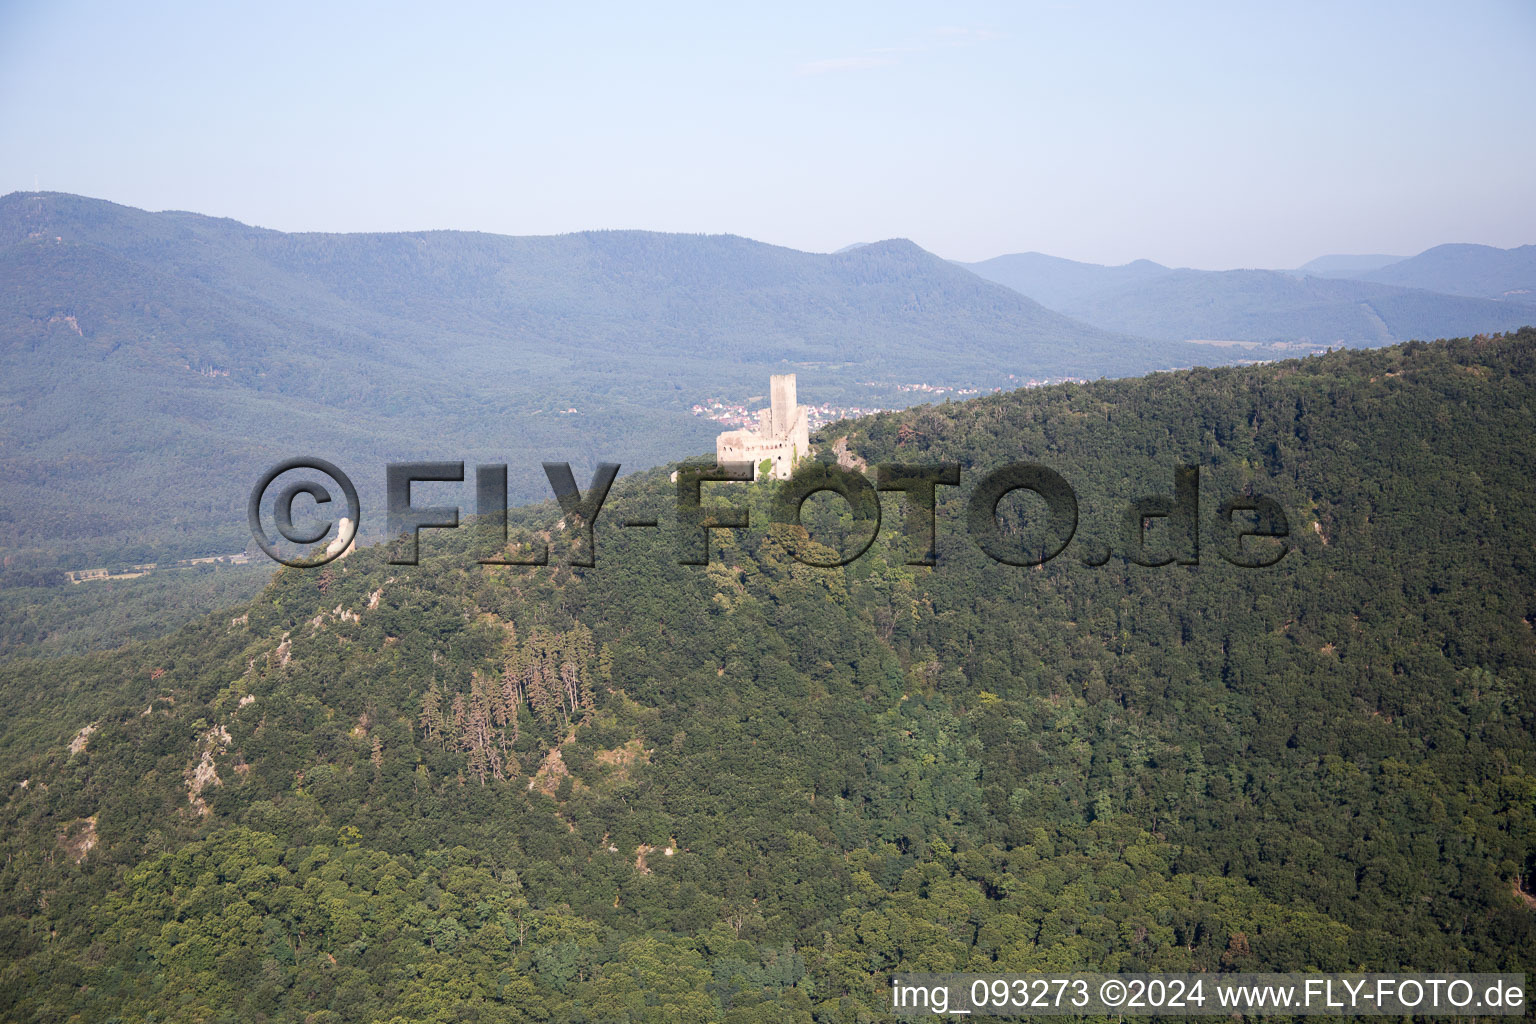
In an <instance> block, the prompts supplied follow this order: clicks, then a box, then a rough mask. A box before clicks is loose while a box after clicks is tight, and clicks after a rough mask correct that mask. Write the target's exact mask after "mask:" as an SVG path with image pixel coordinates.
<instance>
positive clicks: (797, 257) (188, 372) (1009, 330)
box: [0, 193, 1224, 568]
mask: <svg viewBox="0 0 1536 1024" xmlns="http://www.w3.org/2000/svg"><path fill="white" fill-rule="evenodd" d="M0 280H4V281H5V282H6V287H5V288H3V289H0V369H3V371H4V372H3V375H0V376H3V381H4V383H3V384H0V403H3V404H4V407H5V408H6V410H7V415H6V420H5V424H4V433H3V438H4V441H5V447H4V451H3V453H0V473H3V474H4V475H5V477H6V478H7V480H8V483H9V486H8V487H7V490H6V493H5V495H4V499H3V504H0V545H3V546H5V547H6V548H7V549H9V550H10V551H11V553H12V554H13V555H15V554H16V553H17V552H18V551H19V552H22V557H23V558H26V557H32V558H33V559H34V561H38V562H42V563H46V562H47V561H48V560H49V559H50V558H51V557H54V556H56V555H57V554H58V553H59V552H60V551H65V552H68V553H74V552H80V553H79V555H78V557H77V558H75V559H74V560H73V561H72V563H71V564H70V565H69V567H76V568H81V567H92V566H96V565H101V564H103V561H104V560H107V559H113V558H115V559H117V561H118V562H119V563H120V564H123V565H128V564H134V563H138V562H148V561H157V560H164V559H165V557H166V553H167V552H175V553H179V554H181V555H187V554H197V555H201V554H223V553H226V552H228V551H230V550H238V549H239V548H240V547H241V546H243V545H244V543H245V532H246V531H245V526H244V513H243V511H242V510H243V508H244V500H245V494H246V492H247V490H248V489H249V487H250V486H251V483H252V482H253V481H254V480H255V479H256V478H257V476H259V475H260V474H261V473H262V472H263V471H264V470H265V469H266V468H267V467H268V466H270V465H272V464H273V463H275V462H276V461H278V460H279V459H283V458H287V457H289V456H291V455H294V454H296V453H298V452H309V451H316V450H321V451H324V452H327V453H328V455H327V457H328V458H332V459H333V460H335V461H336V462H337V464H338V465H343V466H352V467H358V472H359V473H360V474H361V468H360V467H362V466H370V467H380V466H381V464H382V463H384V462H386V461H394V460H399V459H405V458H435V459H442V458H453V459H457V458H465V457H468V458H476V457H484V458H490V457H492V456H500V457H501V458H502V459H503V460H506V458H507V456H509V455H510V454H511V453H513V452H523V451H527V452H532V453H534V458H533V459H531V460H526V461H524V462H522V463H521V464H519V465H516V466H514V468H513V471H512V474H511V479H510V484H511V488H512V491H513V494H514V497H515V498H516V499H517V500H519V501H527V500H534V499H536V498H537V497H539V496H541V495H542V494H544V493H546V491H545V483H544V480H543V477H542V474H540V473H539V472H538V469H537V461H538V460H539V459H545V458H553V459H569V460H571V461H573V462H577V463H582V464H584V465H590V464H592V463H595V462H598V461H602V460H613V461H618V462H621V463H624V464H626V465H637V466H649V465H655V464H657V463H659V462H662V461H665V460H667V459H675V458H679V457H681V453H683V452H687V451H692V450H695V449H697V448H699V447H701V446H702V445H705V444H707V443H709V442H710V441H711V440H712V439H713V436H714V434H715V433H716V432H717V431H718V429H719V427H718V425H717V424H714V423H711V422H708V421H705V420H703V419H702V418H700V417H697V416H694V415H692V414H691V413H690V409H691V407H692V406H693V405H694V404H695V403H698V402H702V401H704V400H706V399H708V398H711V397H725V398H727V399H730V400H733V401H738V402H745V401H747V400H749V399H751V398H752V397H753V396H758V395H762V394H763V393H764V390H765V387H766V383H767V377H768V375H769V374H770V373H782V372H794V371H797V370H798V371H800V374H801V380H802V384H801V397H802V400H804V401H808V402H833V403H835V404H838V405H842V406H854V407H859V408H890V407H893V406H897V405H902V404H910V403H911V395H910V394H909V393H906V392H901V391H898V386H899V385H911V384H914V383H919V384H930V385H948V386H955V387H969V388H992V387H1005V386H1010V383H1009V382H1010V379H1017V380H1029V379H1031V378H1037V379H1038V378H1059V377H1063V376H1074V377H1099V376H1106V375H1107V376H1118V375H1125V374H1138V373H1145V372H1148V371H1150V370H1156V369H1164V368H1168V367H1174V366H1191V365H1195V364H1197V363H1199V362H1209V361H1213V360H1217V359H1221V358H1224V354H1222V353H1213V352H1212V351H1211V350H1210V349H1202V348H1200V347H1199V346H1189V345H1184V344H1183V343H1182V342H1177V343H1166V342H1160V341H1159V342H1153V341H1144V340H1140V339H1134V338H1129V337H1126V336H1124V335H1120V334H1116V333H1113V332H1109V331H1104V330H1101V329H1098V328H1094V327H1088V326H1086V325H1084V324H1079V323H1076V322H1075V321H1072V320H1070V319H1068V318H1067V317H1065V316H1062V315H1061V314H1059V313H1054V312H1051V311H1049V310H1047V309H1045V308H1043V307H1041V306H1039V305H1038V304H1036V303H1035V302H1034V301H1032V300H1030V299H1027V298H1025V297H1023V296H1021V295H1019V294H1017V293H1015V292H1013V291H1011V290H1009V289H1006V288H1003V287H1001V286H998V285H995V284H992V283H991V282H987V281H983V280H981V279H980V278H978V277H976V276H975V275H973V274H970V273H969V272H967V271H965V270H962V269H960V268H958V267H956V266H954V265H952V264H950V263H948V262H946V261H944V260H941V259H939V258H938V257H936V256H934V255H932V254H931V253H927V252H925V251H923V250H922V249H920V248H918V247H917V246H916V245H913V244H912V243H911V242H906V241H901V240H891V241H886V242H881V243H878V244H875V245H870V246H866V247H863V248H861V249H858V250H856V251H853V252H849V253H843V254H838V255H818V254H814V253H805V252H797V251H795V250H792V249H785V248H781V247H778V246H772V245H765V244H763V243H760V242H754V241H751V240H749V239H745V238H738V237H734V236H728V235H713V236H703V235H677V234H658V233H653V232H641V231H603V232H588V233H583V234H572V235H561V236H555V237H508V236H499V235H489V234H479V233H472V232H451V231H429V232H415V233H400V234H388V235H380V234H359V235H336V234H285V233H282V232H277V231H269V230H262V229H259V228H254V227H249V226H246V225H243V224H239V223H237V222H235V221H231V220H225V219H217V218H213V217H205V216H200V215H197V214H191V213H147V212H145V211H142V210H135V209H131V208H128V207H124V206H119V205H116V204H113V203H108V202H103V201H101V200H96V199H88V198H85V197H81V196H71V195H60V194H55V193H42V194H29V193H13V194H11V195H9V196H5V197H4V198H0ZM381 474H382V470H381V469H378V470H376V471H371V472H369V473H367V474H366V476H364V478H363V481H362V483H363V486H364V490H365V493H364V497H365V499H374V500H373V501H370V503H371V504H375V505H376V499H377V497H378V494H377V493H376V491H375V487H376V483H375V481H377V480H381V479H382V476H381ZM61 509H64V510H65V511H62V512H61V511H60V510H61Z"/></svg>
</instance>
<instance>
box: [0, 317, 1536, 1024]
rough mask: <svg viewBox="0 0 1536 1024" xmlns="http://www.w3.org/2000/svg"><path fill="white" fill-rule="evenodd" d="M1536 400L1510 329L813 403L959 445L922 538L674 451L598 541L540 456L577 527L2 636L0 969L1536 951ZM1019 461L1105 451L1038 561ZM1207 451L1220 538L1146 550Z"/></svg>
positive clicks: (984, 964) (279, 1013) (504, 1011)
mask: <svg viewBox="0 0 1536 1024" xmlns="http://www.w3.org/2000/svg"><path fill="white" fill-rule="evenodd" d="M1533 404H1536V331H1530V330H1527V331H1523V332H1521V333H1520V334H1518V335H1513V336H1507V337H1495V338H1476V339H1471V340H1461V341H1452V342H1437V343H1434V344H1429V345H1425V344H1418V343H1415V344H1410V345H1405V346H1398V347H1393V348H1386V349H1378V350H1370V351H1358V352H1335V353H1331V354H1329V355H1326V356H1320V357H1315V358H1309V359H1306V360H1302V361H1290V362H1282V363H1274V364H1266V365H1261V366H1252V367H1246V368H1234V369H1220V370H1197V371H1182V372H1177V373H1171V374H1159V375H1155V376H1152V377H1149V378H1146V379H1143V380H1131V381H1113V382H1099V383H1093V384H1088V385H1067V386H1059V387H1052V388H1046V389H1038V390H1032V391H1025V392H1016V393H1010V394H1005V395H999V396H995V397H990V398H985V399H979V400H975V401H969V402H963V403H953V404H945V405H941V406H929V407H923V408H919V409H913V410H909V411H906V412H903V413H898V414H886V415H881V416H877V417H873V418H868V419H864V420H858V421H852V422H845V423H842V424H838V425H837V426H836V427H835V428H834V429H830V430H829V431H827V432H824V433H823V434H822V435H821V436H819V437H818V438H817V439H816V442H817V444H818V445H819V446H820V449H821V451H822V453H823V457H830V453H831V452H832V451H834V450H838V451H843V452H845V453H846V454H845V455H844V459H845V461H847V462H853V463H855V464H857V461H858V460H863V462H864V463H866V464H867V465H869V466H870V467H871V472H872V471H873V467H874V466H875V465H876V464H879V463H887V462H901V463H906V464H917V465H922V464H932V463H939V462H954V463H958V464H959V465H960V466H961V485H960V486H959V487H940V488H939V494H940V500H939V507H938V513H937V522H938V541H937V554H938V564H937V565H936V566H935V567H933V568H923V567H914V566H909V565H907V564H906V561H907V552H906V551H905V550H904V549H903V548H902V547H901V546H900V545H893V544H891V543H890V542H889V541H890V539H891V538H895V537H897V536H898V535H899V530H898V529H897V526H898V524H899V523H900V521H901V514H900V512H901V510H900V506H899V504H898V503H897V502H896V501H895V500H894V499H896V498H898V497H899V496H898V495H896V494H888V495H886V499H887V502H888V503H887V505H886V506H885V523H884V526H883V527H882V529H881V532H880V537H879V539H877V540H876V541H875V543H874V545H873V546H872V547H871V548H870V550H869V551H868V552H866V553H865V554H864V555H863V556H862V557H859V558H857V559H855V560H854V561H852V562H851V563H849V564H848V565H846V566H844V567H842V568H835V569H820V568H812V567H809V566H806V565H803V564H801V563H799V562H797V561H795V560H794V559H793V558H791V557H790V555H789V554H788V550H789V548H790V547H795V548H796V549H797V550H799V552H800V553H801V554H802V555H807V556H808V557H813V556H819V555H824V554H826V548H827V547H832V546H838V545H840V544H843V543H846V542H847V541H848V538H847V537H843V536H840V535H841V534H842V533H843V532H844V531H854V530H856V529H857V524H856V523H852V522H850V521H848V520H847V519H846V518H845V517H839V516H838V515H837V514H836V510H837V509H839V508H841V507H842V506H841V505H839V504H838V500H837V499H834V498H831V497H829V496H820V497H817V498H815V499H813V500H812V501H811V502H809V503H808V504H807V506H806V512H807V521H808V522H809V523H810V525H811V527H812V537H813V540H807V539H806V538H805V537H803V536H801V535H799V534H797V533H796V532H795V530H794V529H793V528H790V527H786V526H777V527H772V528H770V527H769V526H768V525H767V523H768V515H769V511H770V508H771V505H772V502H773V500H774V498H775V495H776V494H777V493H778V491H777V489H778V488H779V487H781V486H783V485H779V484H773V483H766V482H765V483H764V484H761V485H746V484H709V485H707V487H706V489H705V491H706V501H708V502H711V503H735V504H745V505H748V506H750V511H751V514H752V517H753V521H752V522H753V524H752V526H751V528H749V529H739V530H735V531H731V532H724V531H714V532H713V534H712V537H713V539H712V549H713V552H714V559H713V561H712V563H711V564H710V565H708V566H707V567H703V566H695V565H679V564H678V563H677V553H676V550H675V548H674V547H673V544H672V540H673V522H674V518H675V513H674V511H673V509H674V508H675V504H676V487H675V485H673V484H671V483H670V482H669V481H668V478H667V469H666V468H661V469H657V470H655V471H652V472H648V473H645V474H640V475H638V476H635V477H632V478H628V479H625V480H622V481H620V482H619V484H617V485H616V486H615V489H614V492H613V494H612V495H611V496H610V498H609V500H608V503H607V505H605V507H604V509H603V511H602V513H601V516H600V518H599V520H598V522H597V527H596V544H597V551H596V565H595V566H594V567H593V568H590V569H578V568H572V567H570V565H569V564H568V561H567V557H568V555H569V548H570V544H571V539H570V538H571V537H572V536H573V534H579V532H580V531H579V529H571V528H567V529H563V530H557V529H553V528H552V524H553V523H554V521H555V520H556V518H557V516H558V512H557V511H556V510H555V509H553V508H552V507H551V506H536V507H530V508H526V509H522V510H519V511H517V512H516V513H514V515H513V520H514V530H513V538H514V541H516V542H518V543H522V542H527V541H534V542H537V541H539V540H541V539H542V540H547V542H548V543H549V544H550V550H551V558H552V562H553V563H555V564H553V565H552V566H551V567H548V568H535V569H508V568H485V567H483V566H481V565H479V564H477V563H476V561H475V559H476V557H477V554H479V553H478V552H476V551H472V550H470V547H469V545H470V543H471V540H472V537H471V535H470V532H469V531H468V530H459V531H456V532H453V533H445V532H441V531H438V532H432V531H428V532H426V533H425V534H424V535H423V558H422V564H420V565H419V566H414V567H412V566H398V565H397V566H391V565H387V564H386V563H385V561H384V555H383V552H382V551H381V550H379V549H364V550H361V551H359V552H358V553H356V554H355V555H353V556H351V557H348V558H346V559H343V560H341V561H338V562H336V563H333V564H332V565H330V566H328V567H326V568H325V569H317V570H307V571H299V570H284V571H282V572H280V573H278V574H277V576H276V577H275V578H274V580H273V582H272V584H271V586H270V587H269V588H268V589H267V590H266V591H265V592H264V593H263V594H262V595H261V596H260V597H259V598H258V599H256V600H254V601H252V602H251V603H250V604H249V605H247V606H244V607H241V608H236V609H233V610H230V611H226V612H221V613H219V614H217V615H214V616H211V617H210V618H209V619H208V620H206V621H204V622H202V623H200V624H197V625H195V626H191V627H188V628H186V629H184V630H182V631H181V632H180V633H178V634H176V635H173V636H169V637H166V638H163V639H157V640H153V641H148V642H145V643H143V644H141V645H139V646H136V647H130V648H126V649H124V650H122V651H118V652H113V653H109V654H99V655H94V656H90V657H83V658H77V659H57V660H53V661H49V662H11V663H7V664H4V665H0V695H3V698H4V701H5V706H6V708H7V709H8V714H7V715H6V717H5V718H4V719H3V720H0V751H3V754H0V758H3V764H0V768H3V771H4V778H5V779H6V798H5V802H4V809H3V821H4V826H3V836H4V846H5V857H4V858H3V867H0V953H3V966H0V999H3V1000H4V1001H5V1002H4V1005H3V1006H0V1016H4V1017H6V1018H8V1019H29V1020H65V1019H70V1020H79V1021H107V1020H111V1019H129V1018H134V1019H136V1018H147V1017H150V1016H155V1017H156V1018H157V1019H176V1020H208V1021H216V1020H219V1021H222V1020H231V1021H234V1020H239V1021H261V1020H298V1019H303V1020H308V1021H317V1022H318V1021H338V1022H339V1021H354V1020H356V1021H364V1020H368V1021H372V1020H385V1021H388V1020H398V1021H402V1022H405V1021H411V1022H420V1021H445V1022H446V1021H463V1020H471V1021H535V1020H537V1021H559V1022H571V1024H574V1022H577V1021H604V1022H615V1021H645V1022H652V1021H656V1022H659V1021H675V1020H679V1019H688V1020H697V1021H701V1022H707V1021H717V1022H729V1024H746V1022H768V1021H799V1022H806V1021H817V1022H849V1024H851V1022H855V1021H864V1020H868V1019H871V1017H872V1016H873V1015H877V1014H879V1013H880V1012H881V1008H882V1007H883V1006H884V1002H883V1000H884V998H885V992H886V988H887V985H888V981H887V978H888V974H889V972H892V971H896V970H902V971H907V970H929V971H949V970H969V971H1042V970H1067V969H1074V968H1077V969H1083V968H1094V969H1102V970H1110V971H1117V970H1125V971H1131V970H1159V971H1161V970H1209V971H1243V970H1249V971H1257V970H1271V971H1293V970H1306V969H1324V970H1339V971H1343V970H1349V971H1360V970H1364V971H1373V970H1391V969H1403V970H1407V969H1414V970H1420V971H1447V970H1480V971H1494V970H1499V971H1516V972H1525V973H1528V974H1530V973H1536V959H1533V951H1536V893H1533V892H1532V889H1533V886H1532V883H1531V881H1530V879H1531V877H1532V875H1533V874H1536V838H1533V837H1536V687H1533V686H1532V680H1533V679H1536V632H1533V629H1532V623H1533V622H1536V597H1533V594H1536V567H1533V565H1532V558H1533V555H1532V551H1533V550H1536V545H1533V541H1536V536H1533V532H1536V524H1533V522H1532V520H1531V517H1530V516H1529V515H1528V514H1526V512H1527V511H1528V508H1529V505H1530V499H1531V495H1532V494H1533V493H1536V455H1533V452H1532V448H1531V445H1530V441H1531V422H1532V408H1533ZM1017 461H1031V462H1036V463H1040V464H1043V465H1045V466H1048V467H1050V468H1051V469H1052V470H1054V471H1055V472H1057V473H1059V474H1060V475H1061V476H1062V477H1063V478H1064V479H1065V480H1066V481H1067V482H1068V483H1069V484H1070V486H1071V488H1072V490H1073V491H1074V493H1075V494H1076V498H1077V502H1078V508H1079V518H1080V523H1079V526H1078V530H1077V533H1076V535H1075V536H1074V537H1073V539H1072V541H1071V543H1070V544H1069V545H1068V546H1067V547H1066V549H1065V550H1064V551H1063V552H1062V553H1061V554H1060V555H1059V556H1057V557H1056V558H1054V559H1053V560H1051V561H1049V562H1048V563H1046V564H1045V565H1044V566H1042V567H1034V568H1026V567H1016V566H1010V565H1005V564H1001V563H999V562H996V561H992V560H991V559H989V558H988V557H987V556H985V555H984V554H982V552H981V551H980V550H979V548H978V547H977V545H976V544H975V543H974V542H973V539H972V533H971V530H970V529H969V528H968V527H967V526H966V515H965V503H966V501H967V500H968V498H969V496H970V494H971V493H972V488H973V487H974V486H975V485H976V484H977V482H978V481H979V480H980V479H981V478H982V477H983V476H985V475H986V474H987V473H988V472H989V471H991V470H992V469H995V468H996V467H999V466H1002V465H1004V464H1007V463H1012V462H1017ZM1179 465H1195V466H1199V467H1200V477H1199V489H1200V493H1199V506H1200V524H1201V537H1200V544H1201V546H1200V551H1199V555H1198V564H1176V563H1175V564H1168V565H1162V566H1158V567H1148V566H1143V565H1138V564H1133V563H1132V562H1131V561H1128V559H1127V557H1126V556H1127V555H1128V554H1129V553H1131V552H1130V551H1129V549H1128V548H1127V547H1126V543H1127V541H1126V539H1125V538H1123V537H1122V536H1121V532H1120V525H1121V523H1120V521H1121V519H1122V517H1123V516H1124V512H1125V509H1126V508H1127V507H1128V506H1129V504H1130V503H1131V502H1132V501H1134V500H1136V499H1137V498H1139V497H1141V496H1144V495H1152V494H1164V495H1169V496H1172V495H1173V494H1174V474H1175V468H1176V467H1177V466H1179ZM1234 495H1246V496H1248V497H1249V498H1250V500H1251V499H1253V498H1255V497H1267V498H1269V499H1272V500H1273V501H1274V502H1276V503H1277V504H1278V506H1279V508H1280V509H1281V510H1283V512H1284V514H1285V518H1286V520H1287V522H1288V525H1289V536H1288V538H1287V543H1288V544H1289V546H1290V550H1289V551H1288V553H1286V554H1285V555H1284V557H1283V558H1281V560H1280V561H1279V562H1278V563H1277V564H1274V565H1271V566H1269V567H1266V568H1242V567H1239V566H1237V565H1233V564H1231V563H1229V562H1228V561H1226V560H1224V559H1223V558H1222V557H1221V554H1220V549H1221V548H1222V547H1223V545H1227V550H1228V553H1229V554H1234V555H1235V554H1238V553H1237V552H1234V551H1232V549H1231V547H1230V544H1231V537H1230V536H1227V535H1225V534H1224V533H1223V531H1221V530H1220V529H1219V528H1218V527H1219V522H1220V515H1219V512H1218V509H1219V507H1220V506H1221V505H1222V504H1223V502H1225V501H1226V500H1228V499H1229V498H1231V497H1232V496H1234ZM999 512H1000V514H1001V517H1002V520H1003V521H1004V523H1005V524H1006V529H1005V531H1004V534H1003V538H1002V539H1003V540H1004V541H1006V542H1008V543H1009V544H1015V543H1017V544H1018V545H1019V550H1022V551H1023V552H1026V553H1027V552H1030V551H1034V550H1037V548H1038V547H1039V546H1040V542H1039V537H1038V536H1037V534H1035V533H1033V532H1031V531H1033V530H1035V529H1036V528H1037V525H1038V524H1037V523H1036V522H1035V521H1034V519H1033V516H1032V513H1031V510H1030V507H1029V506H1028V505H1026V504H1024V503H1022V502H1021V501H1019V499H1018V498H1017V497H1014V498H1008V499H1005V504H1004V505H1002V506H1000V507H999ZM1246 515H1247V513H1243V512H1239V513H1237V516H1236V517H1237V518H1238V519H1239V520H1242V519H1244V517H1245V516H1246ZM650 516H655V517H657V518H658V519H660V520H661V524H662V525H661V527H660V528H659V529H654V530H652V529H633V528H621V527H620V526H619V523H620V522H621V521H626V520H629V521H633V520H637V519H643V518H647V517H650ZM1138 521H1139V517H1138ZM566 525H567V527H570V526H572V524H571V523H567V524H566ZM1168 525H1169V524H1168V523H1166V522H1158V523H1157V524H1156V525H1154V526H1153V528H1152V529H1151V530H1149V531H1148V543H1149V544H1150V545H1151V549H1149V550H1153V551H1154V553H1157V554H1159V555H1162V554H1166V555H1169V556H1170V557H1174V558H1175V559H1177V558H1178V556H1180V555H1183V556H1185V560H1189V558H1190V556H1192V555H1193V552H1192V551H1190V550H1188V547H1187V545H1186V543H1185V542H1186V541H1187V538H1179V537H1176V536H1172V535H1170V531H1168V529H1167V527H1168ZM1271 525H1276V524H1275V523H1274V522H1273V519H1272V520H1271ZM854 539H855V540H856V539H857V538H854ZM1275 543H1277V542H1276V541H1274V540H1272V539H1271V540H1262V539H1259V538H1249V539H1248V540H1247V541H1246V542H1245V544H1246V545H1250V546H1251V545H1255V544H1258V545H1260V549H1263V548H1268V547H1272V546H1273V545H1274V544H1275ZM814 545H822V547H818V546H814ZM1105 548H1107V549H1108V552H1107V553H1108V556H1109V557H1108V559H1107V562H1106V563H1105V564H1102V565H1092V564H1088V563H1093V562H1098V561H1100V560H1101V556H1102V555H1103V554H1105V553H1106V552H1105V550H1104V549H1105ZM1245 550H1246V551H1249V553H1250V554H1251V553H1253V551H1254V550H1256V549H1253V548H1249V547H1245ZM1143 560H1144V561H1156V560H1157V558H1146V557H1144V558H1143Z"/></svg>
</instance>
